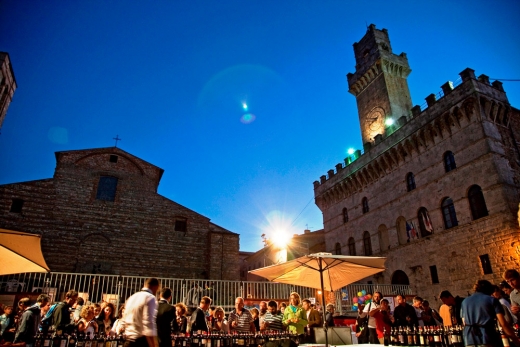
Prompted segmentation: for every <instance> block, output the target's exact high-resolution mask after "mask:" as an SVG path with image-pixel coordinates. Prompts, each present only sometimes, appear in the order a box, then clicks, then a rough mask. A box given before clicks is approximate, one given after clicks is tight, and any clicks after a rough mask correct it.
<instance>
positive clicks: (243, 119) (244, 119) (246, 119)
mask: <svg viewBox="0 0 520 347" xmlns="http://www.w3.org/2000/svg"><path fill="white" fill-rule="evenodd" d="M255 119H256V116H255V115H254V114H252V113H246V114H244V115H243V116H242V117H241V118H240V121H241V122H242V123H244V124H249V123H252V122H253V121H254V120H255Z"/></svg>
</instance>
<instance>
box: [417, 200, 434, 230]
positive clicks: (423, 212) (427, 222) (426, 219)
mask: <svg viewBox="0 0 520 347" xmlns="http://www.w3.org/2000/svg"><path fill="white" fill-rule="evenodd" d="M417 219H419V228H420V229H421V237H426V236H430V235H431V234H433V225H432V221H431V219H430V214H429V213H428V210H427V209H426V208H425V207H421V208H420V209H419V212H417Z"/></svg>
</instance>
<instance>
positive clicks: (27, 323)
mask: <svg viewBox="0 0 520 347" xmlns="http://www.w3.org/2000/svg"><path fill="white" fill-rule="evenodd" d="M48 302H49V296H48V295H47V294H40V295H39V296H38V299H36V304H34V305H32V306H29V301H27V304H26V303H25V302H24V311H23V313H22V317H21V318H20V325H19V326H18V330H17V331H16V335H15V337H14V343H17V342H25V344H26V346H27V347H32V345H33V344H34V337H35V335H36V332H37V331H38V325H39V323H40V310H41V307H42V306H45V305H47V303H48Z"/></svg>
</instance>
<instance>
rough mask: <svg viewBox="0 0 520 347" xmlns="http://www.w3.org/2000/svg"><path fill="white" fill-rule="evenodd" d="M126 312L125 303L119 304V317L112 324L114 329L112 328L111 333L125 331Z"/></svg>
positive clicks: (118, 333)
mask: <svg viewBox="0 0 520 347" xmlns="http://www.w3.org/2000/svg"><path fill="white" fill-rule="evenodd" d="M124 314H125V304H122V305H121V306H119V312H118V313H117V319H116V321H115V322H114V325H112V329H111V330H110V335H121V334H122V333H124V332H125V327H124V325H123V315H124Z"/></svg>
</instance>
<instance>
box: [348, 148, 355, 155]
mask: <svg viewBox="0 0 520 347" xmlns="http://www.w3.org/2000/svg"><path fill="white" fill-rule="evenodd" d="M354 152H355V151H354V148H349V149H348V150H347V154H348V155H352V154H354Z"/></svg>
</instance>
